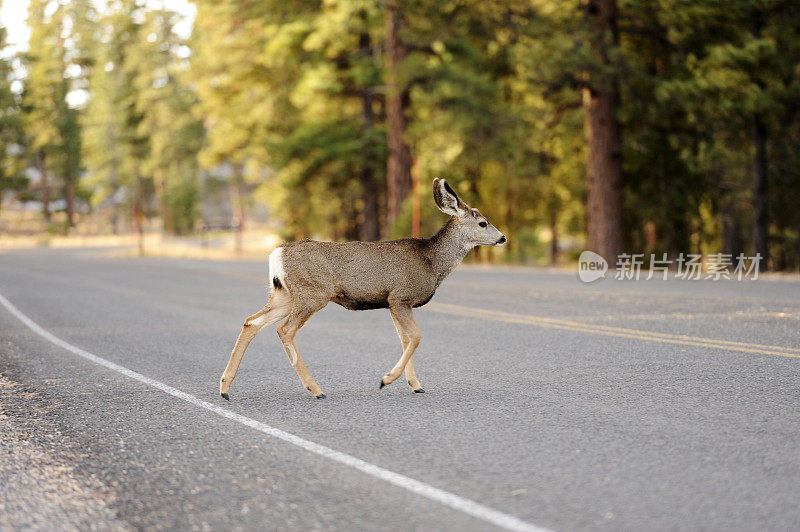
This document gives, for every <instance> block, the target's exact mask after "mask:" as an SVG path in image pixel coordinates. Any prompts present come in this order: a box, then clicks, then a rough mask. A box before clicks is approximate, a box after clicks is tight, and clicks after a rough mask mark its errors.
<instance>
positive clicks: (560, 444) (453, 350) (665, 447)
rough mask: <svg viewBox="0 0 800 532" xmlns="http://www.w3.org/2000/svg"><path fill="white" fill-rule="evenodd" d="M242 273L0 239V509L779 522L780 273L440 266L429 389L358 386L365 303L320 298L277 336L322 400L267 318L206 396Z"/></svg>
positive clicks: (788, 341)
mask: <svg viewBox="0 0 800 532" xmlns="http://www.w3.org/2000/svg"><path fill="white" fill-rule="evenodd" d="M265 258H266V253H265ZM265 286H266V261H264V262H212V261H197V260H175V259H129V258H119V257H117V258H114V257H111V256H109V255H108V254H106V253H105V252H103V251H102V250H71V251H66V250H33V251H15V252H4V253H3V254H2V255H0V296H2V297H3V298H4V301H5V303H4V306H0V373H2V379H0V394H2V401H0V407H2V415H0V434H2V435H3V441H4V444H3V447H4V448H8V449H6V451H7V454H6V458H7V457H8V456H12V457H16V458H14V460H13V463H11V464H9V463H6V464H5V465H3V461H2V459H0V486H2V487H0V490H2V491H0V493H2V496H0V506H1V507H2V509H5V510H6V512H5V515H6V517H5V518H0V528H3V527H14V526H15V525H17V526H19V525H30V526H33V527H36V526H39V527H40V528H47V527H48V526H52V525H53V524H54V523H59V522H60V523H63V522H64V521H70V522H72V523H74V524H75V525H76V526H79V527H80V526H81V523H85V522H94V523H99V524H100V525H101V527H103V528H117V529H139V528H148V529H190V528H194V529H211V530H218V529H231V530H236V529H265V528H266V529H284V528H290V529H302V530H308V529H317V530H378V529H404V530H408V529H420V530H423V529H424V530H436V529H439V530H451V529H462V530H492V529H502V528H507V529H519V530H523V529H527V530H537V529H550V530H563V531H566V530H636V529H639V530H642V529H647V530H689V529H692V530H693V529H715V530H722V529H725V530H792V529H794V530H797V529H798V528H800V505H798V500H800V327H798V325H800V283H799V282H797V281H792V280H774V279H760V280H758V281H750V282H739V281H722V282H712V281H700V282H692V281H681V280H670V281H649V282H645V281H638V282H634V281H630V282H622V281H614V280H613V279H606V280H601V281H599V282H596V283H593V284H591V285H587V284H583V283H581V282H579V281H578V279H577V276H576V275H574V274H569V273H557V272H548V271H535V270H528V269H484V268H476V267H462V268H460V269H458V270H457V271H456V272H454V273H453V274H452V276H451V277H450V278H448V279H447V280H446V281H445V282H444V284H443V285H442V287H441V288H440V289H439V291H438V292H437V294H436V296H435V297H434V299H433V301H432V302H431V303H430V304H429V305H428V306H426V307H423V308H420V309H417V310H416V311H415V316H416V319H417V322H418V324H419V326H420V329H421V331H422V343H421V345H420V348H419V349H418V351H417V352H416V354H415V356H414V362H415V366H416V369H417V374H418V376H419V378H420V381H421V382H422V385H423V387H424V388H425V390H426V391H427V393H425V394H414V393H412V392H411V389H410V388H409V387H408V386H407V385H406V384H405V382H404V380H403V379H402V378H401V379H399V380H398V381H397V382H395V383H394V384H392V385H391V386H389V387H387V388H384V389H383V390H378V383H379V379H380V377H381V376H382V375H383V374H385V373H386V372H387V371H388V370H389V369H391V367H392V366H393V365H394V363H395V362H396V360H397V359H398V358H399V356H400V352H401V351H400V343H399V341H398V339H397V337H396V335H395V332H394V329H393V326H392V322H391V319H390V317H389V314H388V312H387V311H385V310H373V311H365V312H350V311H346V310H344V309H341V308H340V307H337V306H335V305H329V306H328V307H327V308H326V309H324V310H323V311H321V312H320V313H319V314H317V315H316V316H315V317H314V318H312V320H311V321H310V322H309V323H308V325H306V326H305V327H304V328H303V329H302V331H301V332H300V334H299V335H298V346H299V349H300V351H301V353H302V354H303V357H304V359H305V361H306V363H307V364H308V366H309V368H310V370H311V372H312V374H313V375H314V377H315V378H316V380H317V382H318V383H319V384H320V386H321V387H322V389H323V391H324V392H325V393H326V395H327V398H326V399H324V400H314V399H313V398H312V397H311V396H310V395H309V394H308V392H306V391H305V390H304V389H303V388H302V387H301V386H300V383H299V380H298V378H297V376H296V374H295V372H294V371H293V370H292V368H291V366H290V365H289V362H288V360H287V358H286V355H285V354H284V353H283V350H282V349H281V347H280V343H279V341H278V339H277V336H276V334H275V332H274V330H272V329H274V327H272V328H269V329H265V330H264V331H262V333H261V334H260V335H259V336H258V337H257V338H256V340H255V341H254V342H253V343H252V344H251V346H250V348H249V350H248V352H247V354H246V356H245V358H244V362H243V363H242V366H241V368H240V370H239V374H238V376H237V378H236V381H235V382H234V383H233V387H232V389H231V401H230V402H226V401H224V400H223V399H222V398H220V397H219V395H218V379H219V376H220V374H221V372H222V370H223V368H224V367H225V364H226V362H227V358H228V355H229V353H230V350H231V348H232V346H233V343H234V340H235V339H236V337H237V335H238V333H239V329H240V327H241V324H242V322H243V320H244V318H245V317H246V316H248V315H249V314H252V313H253V312H255V311H256V310H258V309H259V308H260V307H261V306H262V305H263V304H264V301H265ZM11 308H13V309H16V315H15V314H13V313H12V311H11V310H10V309H11ZM25 319H27V322H23V321H21V320H25ZM37 326H38V327H40V329H37ZM32 327H33V328H32ZM54 338H55V340H54ZM54 341H55V342H61V344H57V343H53V342H54ZM87 356H88V357H89V358H87ZM91 357H96V358H95V359H91ZM126 372H127V373H126ZM6 462H8V459H6ZM27 464H30V465H27ZM32 472H33V473H36V474H33V473H32ZM31 475H32V476H31ZM37 475H40V476H41V477H43V478H45V480H37V478H38V477H37ZM26 486H27V487H26ZM37 486H38V487H37ZM42 486H44V487H42ZM37 490H38V491H37ZM40 492H41V493H40ZM37 498H38V499H37ZM76 501H77V502H76ZM2 509H0V510H2ZM0 514H3V511H0ZM39 514H41V515H39ZM2 519H5V521H3V520H2ZM15 520H17V521H15ZM20 520H22V521H20Z"/></svg>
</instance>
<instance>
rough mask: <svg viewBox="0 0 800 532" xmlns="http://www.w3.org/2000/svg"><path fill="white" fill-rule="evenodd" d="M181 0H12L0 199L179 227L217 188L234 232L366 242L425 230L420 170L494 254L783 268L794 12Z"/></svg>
mask: <svg viewBox="0 0 800 532" xmlns="http://www.w3.org/2000/svg"><path fill="white" fill-rule="evenodd" d="M5 1H6V2H12V1H15V0H5ZM193 3H194V5H195V6H196V16H195V18H194V20H193V24H192V25H191V32H183V33H182V32H180V31H177V30H176V26H177V25H178V24H179V23H180V21H181V18H182V17H181V15H179V14H178V13H176V12H174V11H171V10H170V9H169V8H168V7H166V6H168V5H169V4H168V3H166V4H164V3H158V2H151V1H143V0H108V1H106V2H95V1H92V0H30V4H29V7H28V18H27V24H28V26H29V28H30V32H31V34H30V41H29V44H28V47H27V50H23V51H9V49H8V47H7V46H6V44H5V35H6V28H5V27H4V28H0V48H2V50H3V52H2V53H0V195H2V197H0V200H2V202H1V203H0V206H1V207H0V208H2V209H3V210H8V209H10V208H11V206H12V205H13V204H14V203H15V202H16V203H17V204H20V203H25V204H27V205H36V206H37V209H38V213H37V216H40V217H41V220H42V223H43V225H42V227H43V228H44V230H46V231H53V232H61V233H70V232H73V231H78V230H80V227H81V224H85V223H88V222H86V220H88V219H90V218H92V217H93V216H94V217H95V218H94V219H95V220H96V219H98V218H97V217H98V216H101V214H102V216H103V217H102V220H103V227H102V230H104V231H108V232H114V231H134V232H135V231H140V232H141V231H144V229H143V228H144V227H148V228H151V227H153V226H154V224H155V225H156V226H157V227H158V228H159V230H160V231H164V232H166V233H171V234H178V235H185V234H193V233H197V232H198V231H201V230H202V227H203V225H204V223H207V221H205V220H203V215H202V211H201V209H200V204H201V203H202V201H203V198H205V197H207V196H209V195H211V194H214V193H215V191H218V190H220V189H225V190H226V191H229V194H228V196H226V197H229V198H230V203H231V210H232V212H233V213H234V216H235V218H236V220H237V221H238V222H237V223H238V224H239V225H240V226H242V225H244V226H245V227H246V220H248V217H249V216H250V215H249V213H250V212H252V210H253V209H256V208H258V207H261V208H264V209H267V210H268V212H269V213H270V219H271V220H273V221H274V223H275V227H277V228H278V229H277V230H278V231H279V233H280V236H281V238H285V239H289V240H293V239H300V238H309V237H310V238H318V239H336V240H354V239H361V240H378V239H389V238H398V237H406V236H411V235H412V234H417V233H419V234H421V235H422V236H428V235H430V234H432V233H433V232H434V231H435V230H436V228H437V227H438V226H439V225H441V223H442V222H443V216H442V215H441V214H440V213H439V212H438V211H436V210H435V208H434V207H433V204H432V200H431V198H430V183H431V181H432V179H433V178H434V177H441V178H446V179H447V180H448V182H449V183H451V184H452V185H453V187H454V188H455V189H456V190H457V191H458V192H459V194H460V195H461V196H462V197H463V198H464V199H465V200H466V201H467V202H468V203H470V204H472V205H474V206H475V207H478V208H479V209H480V210H481V212H482V213H483V214H485V215H486V216H487V217H488V218H489V219H490V220H491V221H492V222H493V223H494V225H496V226H497V227H498V228H500V230H501V231H503V232H504V233H505V234H506V235H507V236H508V238H509V243H508V246H507V247H505V248H503V249H502V250H501V252H500V253H497V250H495V252H496V253H497V258H496V260H502V261H508V262H519V263H528V264H548V263H551V264H558V263H564V262H566V261H570V260H575V258H576V257H577V254H578V253H580V250H582V249H591V250H594V251H596V252H598V253H599V254H601V255H602V256H604V257H606V258H607V259H608V260H609V262H613V261H614V260H615V257H616V256H618V255H619V254H621V253H623V252H625V253H647V254H650V253H655V254H658V255H659V256H661V254H663V253H666V254H668V255H669V256H676V255H678V254H679V253H703V254H709V253H726V254H731V255H732V256H734V257H735V256H736V255H737V254H740V253H748V254H752V255H755V254H756V253H758V254H760V256H761V257H762V261H763V262H762V269H767V268H768V269H772V270H794V271H796V270H799V269H800V209H799V208H798V205H799V204H800V149H798V148H799V147H800V1H797V0H731V1H727V2H719V1H716V0H713V1H712V0H695V1H688V0H565V1H556V0H527V1H520V0H503V1H496V0H439V1H431V0H409V1H405V2H401V1H397V0H381V1H374V2H373V1H367V0H322V1H318V0H295V1H291V2H286V1H282V2H279V1H275V0H258V1H254V0H197V1H195V2H193ZM3 25H5V22H3ZM415 191H418V192H415ZM420 202H421V207H420V206H419V204H420ZM417 212H418V213H419V214H418V215H417Z"/></svg>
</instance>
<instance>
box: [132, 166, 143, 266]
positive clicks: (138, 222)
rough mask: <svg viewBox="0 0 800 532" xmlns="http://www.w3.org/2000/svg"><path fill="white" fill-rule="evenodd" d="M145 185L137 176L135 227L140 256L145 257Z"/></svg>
mask: <svg viewBox="0 0 800 532" xmlns="http://www.w3.org/2000/svg"><path fill="white" fill-rule="evenodd" d="M143 188H144V185H143V183H142V178H141V176H140V175H138V173H137V175H136V196H135V198H134V203H133V227H134V230H135V231H136V241H137V243H138V248H139V256H144V225H143V223H142V222H143V218H144V190H143Z"/></svg>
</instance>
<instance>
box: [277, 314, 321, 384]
mask: <svg viewBox="0 0 800 532" xmlns="http://www.w3.org/2000/svg"><path fill="white" fill-rule="evenodd" d="M322 306H324V305H322ZM320 308H322V307H319V308H316V309H313V310H311V309H296V308H293V309H292V312H291V313H290V314H289V317H288V318H286V321H284V322H283V323H282V324H281V325H280V326H279V327H278V336H279V337H280V339H281V343H282V344H283V349H284V351H286V356H288V357H289V362H291V364H292V367H293V368H294V370H295V371H296V372H297V376H298V377H300V382H301V383H303V387H304V388H305V389H306V390H308V391H309V392H311V395H313V396H314V397H315V398H317V399H324V398H325V394H324V393H322V388H320V387H319V385H318V384H317V383H316V381H314V377H312V376H311V372H310V371H308V368H307V367H306V364H305V362H303V357H301V356H300V353H299V352H298V351H297V344H295V342H294V339H295V337H296V336H297V331H299V330H300V327H302V326H303V325H305V323H306V321H308V319H309V318H310V317H311V316H313V315H314V314H315V313H316V312H317V311H318V310H319V309H320Z"/></svg>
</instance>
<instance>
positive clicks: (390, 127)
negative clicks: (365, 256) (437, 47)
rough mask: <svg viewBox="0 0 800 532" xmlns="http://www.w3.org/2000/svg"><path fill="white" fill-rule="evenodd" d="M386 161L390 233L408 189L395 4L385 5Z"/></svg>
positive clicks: (404, 94)
mask: <svg viewBox="0 0 800 532" xmlns="http://www.w3.org/2000/svg"><path fill="white" fill-rule="evenodd" d="M385 22H386V126H387V129H386V142H387V145H388V151H389V154H388V158H387V161H386V189H387V196H388V198H387V213H386V214H387V215H386V226H387V229H388V230H387V234H391V231H392V228H393V227H394V224H395V221H397V218H398V217H399V216H400V213H401V212H402V208H403V201H405V199H406V198H407V197H408V195H409V193H410V192H411V149H410V148H409V146H408V144H407V143H406V141H405V139H404V138H403V136H404V134H405V131H406V126H407V117H406V110H407V108H408V102H409V96H408V90H407V88H406V87H404V86H401V84H400V82H399V80H398V71H399V69H400V66H401V64H402V63H403V60H404V59H405V57H406V48H405V45H404V44H403V43H402V41H401V39H400V36H399V35H398V30H399V25H400V14H399V10H398V8H397V5H396V4H394V3H389V4H388V5H387V7H386V20H385Z"/></svg>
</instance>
